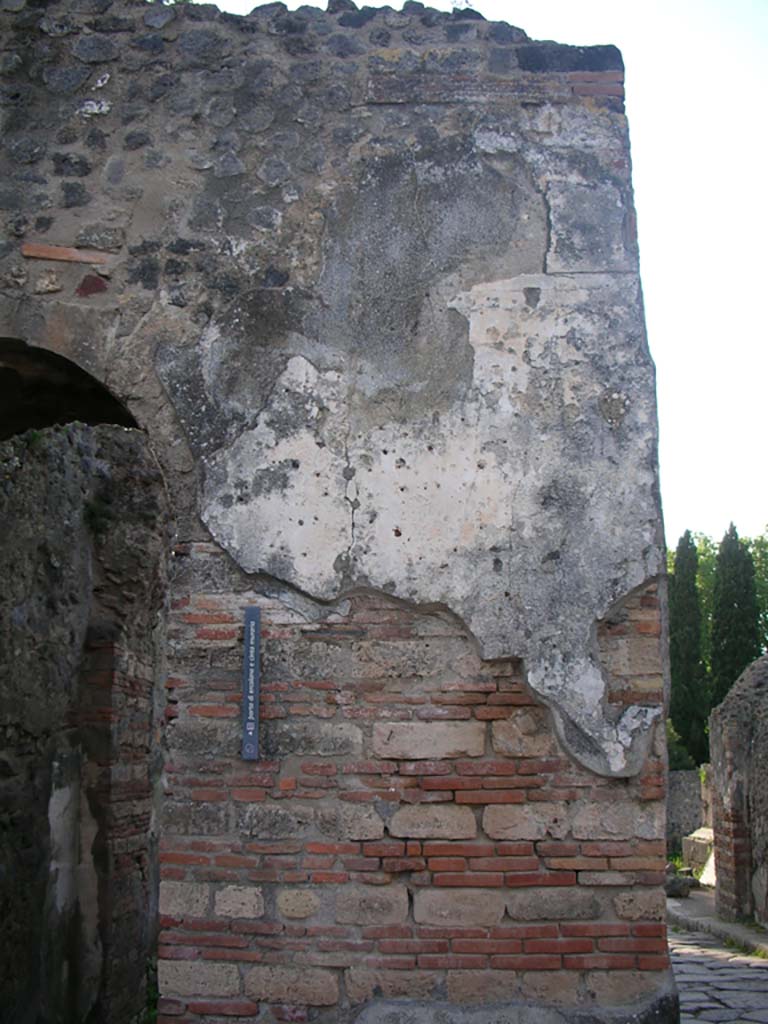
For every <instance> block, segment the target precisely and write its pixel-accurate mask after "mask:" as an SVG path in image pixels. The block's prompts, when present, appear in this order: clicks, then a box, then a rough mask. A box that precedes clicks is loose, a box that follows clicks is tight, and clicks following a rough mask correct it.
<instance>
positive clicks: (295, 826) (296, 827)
mask: <svg viewBox="0 0 768 1024" xmlns="http://www.w3.org/2000/svg"><path fill="white" fill-rule="evenodd" d="M318 813H319V812H318ZM235 823H236V827H237V830H238V831H239V832H241V833H244V834H245V835H249V836H254V837H256V838H257V839H294V838H296V837H298V836H301V835H306V834H308V833H310V832H311V831H312V830H313V829H314V827H315V825H316V824H317V814H316V811H315V808H314V807H306V806H304V805H302V804H298V803H294V802H293V801H291V803H290V805H289V806H288V805H286V806H278V805H276V804H268V803H263V804H261V803H256V804H249V803H236V804H235ZM334 824H335V819H334Z"/></svg>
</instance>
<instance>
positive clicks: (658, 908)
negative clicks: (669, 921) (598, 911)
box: [613, 889, 667, 921]
mask: <svg viewBox="0 0 768 1024" xmlns="http://www.w3.org/2000/svg"><path fill="white" fill-rule="evenodd" d="M613 907H614V910H615V911H616V916H617V917H620V918H622V919H623V920H624V921H664V920H665V919H666V914H667V901H666V899H665V897H664V893H663V892H661V890H658V889H651V890H643V889H636V890H633V891H632V892H621V893H619V894H618V895H616V896H614V897H613Z"/></svg>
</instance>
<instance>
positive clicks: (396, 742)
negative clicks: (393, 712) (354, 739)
mask: <svg viewBox="0 0 768 1024" xmlns="http://www.w3.org/2000/svg"><path fill="white" fill-rule="evenodd" d="M372 751H373V753H374V755H375V756H376V757H400V758H406V759H407V760H409V761H410V760H439V759H440V758H443V757H482V755H483V753H484V752H485V725H484V724H483V723H482V722H377V723H376V724H375V725H374V727H373V742H372Z"/></svg>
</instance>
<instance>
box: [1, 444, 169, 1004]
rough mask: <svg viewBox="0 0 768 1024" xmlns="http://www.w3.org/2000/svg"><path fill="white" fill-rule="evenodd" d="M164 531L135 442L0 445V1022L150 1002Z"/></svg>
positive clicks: (148, 467)
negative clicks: (148, 976)
mask: <svg viewBox="0 0 768 1024" xmlns="http://www.w3.org/2000/svg"><path fill="white" fill-rule="evenodd" d="M166 520H167V510H166V507H165V502H164V492H163V489H162V481H161V479H160V475H159V473H158V471H157V468H156V466H155V464H154V460H153V459H152V458H151V456H149V455H148V453H147V451H146V447H145V442H144V439H143V437H142V436H141V434H138V433H137V432H136V431H124V430H122V429H120V428H109V427H100V428H97V429H95V430H91V429H90V428H87V427H81V426H72V427H67V428H64V429H62V430H50V431H48V430H46V431H39V432H38V431H30V432H29V433H26V434H23V435H21V436H19V437H18V438H15V439H13V440H10V441H6V442H3V443H2V444H1V445H0V533H1V534H2V538H3V540H2V544H1V545H0V577H2V579H3V592H2V597H1V598H0V650H1V651H2V658H0V798H1V801H2V803H1V805H2V812H0V840H1V841H0V857H1V858H2V860H1V862H0V869H1V870H0V894H1V895H0V909H1V912H2V918H3V921H4V928H3V937H2V942H1V943H0V991H2V1001H1V1003H0V1020H2V1021H3V1022H8V1024H11V1022H13V1024H26V1022H30V1024H32V1022H36V1021H39V1020H45V1021H46V1022H51V1024H54V1022H62V1024H63V1022H66V1024H71V1022H73V1021H80V1020H85V1019H86V1018H88V1019H94V1020H115V1021H118V1020H119V1021H129V1020H132V1019H133V1018H134V1017H136V1016H137V1015H138V1014H139V1013H140V1012H142V1011H143V1009H144V1006H145V1003H146V972H147V963H148V958H149V956H150V954H151V953H152V952H153V950H154V940H155V934H154V932H155V926H154V921H153V916H152V907H153V905H155V906H156V894H155V893H156V888H157V854H156V849H155V847H156V836H155V837H153V835H152V829H151V825H150V818H151V816H152V800H153V791H154V787H155V785H156V782H157V779H158V769H159V762H158V756H157V755H158V753H159V736H158V733H157V722H156V721H155V720H154V719H155V712H154V699H153V694H154V692H155V690H156V683H157V674H158V672H159V667H160V662H161V660H162V647H163V641H164V637H163V634H162V630H160V631H159V632H158V627H159V625H160V624H161V620H159V619H158V613H159V612H160V610H161V609H162V605H163V600H164V592H165V585H166V584H165V571H164V570H165V561H166V559H165V549H166V547H167V527H166ZM89 1014H93V1015H94V1016H89Z"/></svg>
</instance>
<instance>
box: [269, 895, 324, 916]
mask: <svg viewBox="0 0 768 1024" xmlns="http://www.w3.org/2000/svg"><path fill="white" fill-rule="evenodd" d="M319 907H320V897H319V896H318V895H317V893H316V892H313V891H312V890H311V889H283V890H282V892H279V893H278V894H277V909H278V911H279V913H280V914H282V916H283V917H289V918H299V919H301V918H305V917H311V916H312V915H313V914H314V913H316V912H317V910H318V909H319Z"/></svg>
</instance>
